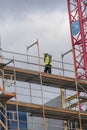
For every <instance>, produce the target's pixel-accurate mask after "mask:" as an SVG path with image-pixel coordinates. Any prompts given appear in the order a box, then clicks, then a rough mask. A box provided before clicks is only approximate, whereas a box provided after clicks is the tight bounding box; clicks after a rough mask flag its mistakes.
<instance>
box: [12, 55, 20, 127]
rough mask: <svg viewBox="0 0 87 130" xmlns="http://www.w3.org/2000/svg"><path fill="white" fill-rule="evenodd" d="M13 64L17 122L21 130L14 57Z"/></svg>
mask: <svg viewBox="0 0 87 130" xmlns="http://www.w3.org/2000/svg"><path fill="white" fill-rule="evenodd" d="M13 64H14V83H15V93H16V111H17V121H18V130H20V125H19V112H18V97H17V87H16V72H15V60H14V57H13Z"/></svg>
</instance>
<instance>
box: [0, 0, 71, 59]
mask: <svg viewBox="0 0 87 130" xmlns="http://www.w3.org/2000/svg"><path fill="white" fill-rule="evenodd" d="M0 33H1V44H2V45H1V46H2V48H3V49H7V50H8V51H17V52H22V53H26V46H29V45H30V44H31V43H33V42H35V41H36V40H37V38H38V40H39V46H40V55H41V57H42V56H43V53H44V52H48V53H50V54H52V56H53V57H55V58H56V59H58V58H60V54H61V53H64V52H65V51H68V50H70V49H71V40H70V29H69V20H68V9H67V0H0ZM36 51H37V49H36V48H35V47H34V48H31V53H32V54H34V55H37V54H36Z"/></svg>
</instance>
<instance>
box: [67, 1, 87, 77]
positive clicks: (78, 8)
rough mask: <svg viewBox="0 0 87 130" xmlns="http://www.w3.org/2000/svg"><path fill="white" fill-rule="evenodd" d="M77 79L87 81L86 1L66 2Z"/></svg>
mask: <svg viewBox="0 0 87 130" xmlns="http://www.w3.org/2000/svg"><path fill="white" fill-rule="evenodd" d="M67 3H68V13H69V22H70V31H71V40H72V50H73V57H74V70H75V76H76V77H77V79H87V0H67Z"/></svg>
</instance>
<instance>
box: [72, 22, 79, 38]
mask: <svg viewBox="0 0 87 130" xmlns="http://www.w3.org/2000/svg"><path fill="white" fill-rule="evenodd" d="M71 29H72V35H73V36H75V35H77V34H78V33H79V32H80V23H79V21H75V22H73V23H72V25H71Z"/></svg>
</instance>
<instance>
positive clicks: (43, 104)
mask: <svg viewBox="0 0 87 130" xmlns="http://www.w3.org/2000/svg"><path fill="white" fill-rule="evenodd" d="M37 48H38V62H39V73H40V84H41V94H42V104H43V105H42V106H43V107H42V109H43V119H44V130H46V118H45V109H44V99H43V98H44V96H43V87H42V76H41V65H40V48H39V42H38V40H37Z"/></svg>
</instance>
